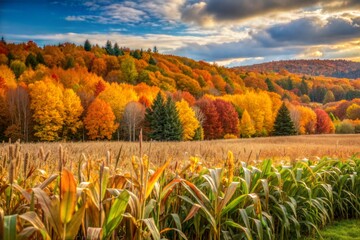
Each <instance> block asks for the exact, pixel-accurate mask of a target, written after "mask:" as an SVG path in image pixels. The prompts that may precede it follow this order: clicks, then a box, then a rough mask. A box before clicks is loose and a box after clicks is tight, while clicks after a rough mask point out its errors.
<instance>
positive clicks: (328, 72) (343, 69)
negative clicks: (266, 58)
mask: <svg viewBox="0 0 360 240" xmlns="http://www.w3.org/2000/svg"><path fill="white" fill-rule="evenodd" d="M239 68H242V69H246V70H252V71H254V70H255V71H262V72H268V71H275V72H280V71H281V70H286V71H288V72H291V73H298V74H305V75H313V76H321V75H322V76H328V77H337V78H350V79H357V78H360V62H351V61H345V60H288V61H274V62H268V63H262V64H255V65H250V66H245V67H239Z"/></svg>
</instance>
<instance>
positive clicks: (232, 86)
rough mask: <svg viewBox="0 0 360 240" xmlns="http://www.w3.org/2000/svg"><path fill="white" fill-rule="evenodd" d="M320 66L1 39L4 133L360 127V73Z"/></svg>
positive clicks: (212, 133) (171, 135) (89, 136)
mask: <svg viewBox="0 0 360 240" xmlns="http://www.w3.org/2000/svg"><path fill="white" fill-rule="evenodd" d="M300 63H301V62H300ZM304 66H305V67H306V64H305V63H304ZM351 66H352V65H349V69H348V71H352V70H353V69H352V68H351ZM301 67H302V65H301V64H299V66H298V68H299V69H300V68H301ZM343 68H345V66H343ZM319 69H320V68H319ZM345 70H346V69H344V71H345ZM312 73H314V74H309V75H308V74H296V73H290V72H289V71H287V70H286V69H281V70H279V71H278V72H275V71H270V70H269V71H264V70H263V69H253V70H251V69H246V68H236V69H229V68H226V67H223V66H218V65H216V64H209V63H206V62H204V61H194V60H192V59H189V58H184V57H179V56H172V55H165V54H160V53H159V52H158V49H157V48H156V47H154V49H146V50H143V49H129V48H126V47H119V45H118V44H117V43H111V42H110V41H108V42H107V43H106V44H105V45H104V46H99V45H92V44H91V39H90V40H86V42H85V43H84V45H75V44H72V43H63V44H59V45H56V46H54V45H45V46H42V47H41V46H38V45H37V44H36V43H35V42H32V41H29V42H26V43H7V42H6V41H5V40H4V39H2V41H1V42H0V138H1V140H4V141H7V140H9V139H12V140H17V139H20V140H21V141H25V142H29V141H34V142H36V141H80V140H83V141H84V140H101V139H109V140H111V139H113V140H129V141H135V140H137V137H138V135H139V131H140V129H143V132H144V139H145V140H158V141H164V140H170V141H188V140H203V139H207V140H211V139H223V138H225V139H229V138H239V137H243V138H249V137H258V136H272V135H295V134H326V133H359V132H360V120H359V119H360V79H347V78H335V77H324V76H316V75H318V74H316V72H312ZM279 109H281V110H279ZM284 126H287V127H285V129H287V130H284Z"/></svg>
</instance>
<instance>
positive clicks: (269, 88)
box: [265, 78, 276, 92]
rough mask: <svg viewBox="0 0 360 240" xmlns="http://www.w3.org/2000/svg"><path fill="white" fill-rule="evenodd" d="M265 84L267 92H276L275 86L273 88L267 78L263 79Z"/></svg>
mask: <svg viewBox="0 0 360 240" xmlns="http://www.w3.org/2000/svg"><path fill="white" fill-rule="evenodd" d="M265 83H266V85H267V87H268V90H269V92H276V90H275V86H274V84H273V82H272V81H271V80H270V79H269V78H266V79H265Z"/></svg>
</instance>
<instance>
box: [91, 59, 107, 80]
mask: <svg viewBox="0 0 360 240" xmlns="http://www.w3.org/2000/svg"><path fill="white" fill-rule="evenodd" d="M106 70H107V66H106V62H105V60H104V59H103V58H96V59H95V60H94V61H93V63H92V66H91V72H93V73H96V74H97V75H98V76H103V77H104V76H105V75H106Z"/></svg>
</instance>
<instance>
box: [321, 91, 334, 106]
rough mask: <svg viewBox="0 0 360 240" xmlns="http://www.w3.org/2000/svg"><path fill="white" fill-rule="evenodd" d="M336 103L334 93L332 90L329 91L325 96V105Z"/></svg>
mask: <svg viewBox="0 0 360 240" xmlns="http://www.w3.org/2000/svg"><path fill="white" fill-rule="evenodd" d="M334 101H335V96H334V93H333V92H332V91H331V90H328V91H327V92H326V94H325V97H324V101H323V104H326V103H329V102H334Z"/></svg>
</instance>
